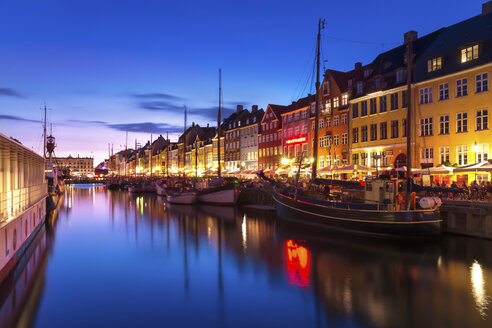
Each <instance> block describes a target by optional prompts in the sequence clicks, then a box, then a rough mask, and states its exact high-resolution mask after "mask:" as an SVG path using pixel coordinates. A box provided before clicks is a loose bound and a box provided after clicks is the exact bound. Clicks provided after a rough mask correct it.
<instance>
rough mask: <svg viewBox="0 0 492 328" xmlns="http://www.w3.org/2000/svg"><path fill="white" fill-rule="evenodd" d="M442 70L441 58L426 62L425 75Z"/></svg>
mask: <svg viewBox="0 0 492 328" xmlns="http://www.w3.org/2000/svg"><path fill="white" fill-rule="evenodd" d="M441 68H442V57H441V56H439V57H436V58H431V59H429V60H427V73H430V72H435V71H438V70H440V69H441Z"/></svg>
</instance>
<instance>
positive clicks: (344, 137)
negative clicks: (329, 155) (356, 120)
mask: <svg viewBox="0 0 492 328" xmlns="http://www.w3.org/2000/svg"><path fill="white" fill-rule="evenodd" d="M346 144H348V134H347V133H342V145H346Z"/></svg>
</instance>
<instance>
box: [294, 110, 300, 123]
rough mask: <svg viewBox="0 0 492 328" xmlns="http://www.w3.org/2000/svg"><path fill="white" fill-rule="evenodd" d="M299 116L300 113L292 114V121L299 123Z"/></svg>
mask: <svg viewBox="0 0 492 328" xmlns="http://www.w3.org/2000/svg"><path fill="white" fill-rule="evenodd" d="M300 114H301V113H299V112H296V113H295V114H294V121H299V117H300Z"/></svg>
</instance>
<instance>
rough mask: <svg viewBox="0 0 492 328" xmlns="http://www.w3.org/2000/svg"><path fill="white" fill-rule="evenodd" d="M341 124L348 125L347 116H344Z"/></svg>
mask: <svg viewBox="0 0 492 328" xmlns="http://www.w3.org/2000/svg"><path fill="white" fill-rule="evenodd" d="M341 124H342V125H345V124H347V114H342V116H341Z"/></svg>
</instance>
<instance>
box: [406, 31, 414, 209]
mask: <svg viewBox="0 0 492 328" xmlns="http://www.w3.org/2000/svg"><path fill="white" fill-rule="evenodd" d="M412 41H413V39H412V36H411V35H408V37H407V122H406V129H407V197H406V198H407V204H405V205H406V206H407V208H408V206H409V205H410V202H411V201H410V194H411V193H412V183H411V181H412V180H411V178H412V150H411V148H412V133H411V126H412V121H411V120H412V110H411V109H412V103H411V101H412V96H411V92H412V62H413V51H412Z"/></svg>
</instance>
